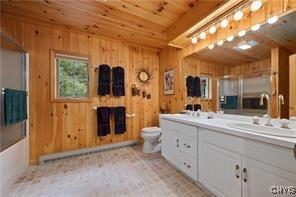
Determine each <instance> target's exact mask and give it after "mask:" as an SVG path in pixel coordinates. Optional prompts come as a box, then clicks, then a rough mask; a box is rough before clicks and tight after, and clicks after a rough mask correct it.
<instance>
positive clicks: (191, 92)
mask: <svg viewBox="0 0 296 197" xmlns="http://www.w3.org/2000/svg"><path fill="white" fill-rule="evenodd" d="M194 87H195V84H194V78H193V77H192V76H188V77H187V78H186V89H187V96H191V97H194V96H195V88H194Z"/></svg>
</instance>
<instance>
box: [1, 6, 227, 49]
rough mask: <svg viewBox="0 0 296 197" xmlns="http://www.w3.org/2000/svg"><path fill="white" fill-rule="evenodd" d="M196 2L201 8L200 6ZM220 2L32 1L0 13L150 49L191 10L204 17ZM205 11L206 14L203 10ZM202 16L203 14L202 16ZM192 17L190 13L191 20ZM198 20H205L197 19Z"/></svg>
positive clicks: (164, 39) (161, 42)
mask: <svg viewBox="0 0 296 197" xmlns="http://www.w3.org/2000/svg"><path fill="white" fill-rule="evenodd" d="M200 1H202V2H203V4H202V5H203V6H200V5H199V4H200ZM223 1H224V0H211V1H206V3H205V2H204V1H203V0H97V1H94V0H91V1H87V2H86V1H84V0H71V1H69V0H56V1H53V0H35V1H13V0H10V1H1V14H3V15H8V16H10V17H15V18H21V19H22V20H30V21H31V22H32V21H33V22H35V23H37V22H39V23H44V22H45V23H47V24H54V25H60V26H62V27H64V28H67V29H74V30H78V31H84V32H87V33H91V34H96V35H101V36H107V37H111V38H117V39H122V40H125V41H130V42H135V43H141V44H144V45H148V46H153V47H163V46H165V45H167V43H168V39H167V37H168V36H167V30H168V28H169V27H171V26H172V25H173V24H174V22H175V21H177V20H178V19H179V18H180V17H182V16H183V15H184V14H185V13H187V12H189V11H190V10H191V9H193V8H194V12H196V10H197V9H199V8H200V10H203V12H205V10H206V13H207V14H208V13H209V12H211V11H213V10H214V9H215V8H217V6H218V5H219V4H220V3H221V2H223ZM207 10H208V11H207ZM206 13H205V14H206ZM194 17H195V15H194V14H192V15H191V18H193V19H195V18H194ZM199 17H200V18H201V17H205V16H200V15H199Z"/></svg>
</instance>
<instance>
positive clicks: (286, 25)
mask: <svg viewBox="0 0 296 197" xmlns="http://www.w3.org/2000/svg"><path fill="white" fill-rule="evenodd" d="M295 2H296V1H295ZM258 33H260V34H262V35H263V36H265V37H266V38H268V39H270V40H273V41H274V42H276V43H278V44H279V45H280V46H281V47H284V48H286V49H288V50H290V51H292V52H294V53H296V11H295V12H293V13H290V14H288V15H286V16H283V17H281V18H280V19H279V20H278V22H276V23H275V24H273V25H265V26H264V27H263V28H262V29H261V30H260V31H258Z"/></svg>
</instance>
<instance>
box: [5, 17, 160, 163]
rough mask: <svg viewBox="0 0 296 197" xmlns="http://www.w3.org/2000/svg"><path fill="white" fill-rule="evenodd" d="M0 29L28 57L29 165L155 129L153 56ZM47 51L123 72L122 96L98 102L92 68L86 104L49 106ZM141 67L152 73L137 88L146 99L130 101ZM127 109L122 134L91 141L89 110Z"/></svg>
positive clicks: (54, 33)
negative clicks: (148, 80)
mask: <svg viewBox="0 0 296 197" xmlns="http://www.w3.org/2000/svg"><path fill="white" fill-rule="evenodd" d="M1 27H3V28H4V30H6V31H7V32H8V33H9V34H11V35H12V36H13V37H14V38H15V39H16V40H17V41H19V42H20V43H21V45H23V46H24V48H26V49H27V50H28V51H29V53H30V76H29V78H30V84H29V87H30V98H29V99H30V114H29V118H30V121H29V124H30V160H31V163H36V161H37V159H38V157H39V156H40V155H44V154H50V153H56V152H61V151H67V150H74V149H79V148H84V147H91V146H97V145H102V144H109V143H115V142H121V141H126V140H132V139H140V129H141V128H143V127H145V126H150V125H157V124H158V112H159V96H158V94H159V83H158V79H159V51H158V50H157V49H153V48H146V47H142V46H140V45H133V44H129V43H125V42H121V41H117V40H111V39H106V38H100V37H95V36H93V35H88V34H80V33H74V32H70V31H66V30H63V29H59V28H58V27H57V28H53V27H48V26H46V27H45V26H41V25H33V24H30V23H26V22H23V21H17V20H14V19H11V18H8V17H1ZM50 49H56V50H62V51H69V52H75V53H81V54H86V55H91V57H92V63H93V64H95V65H98V64H103V63H107V64H110V65H121V66H123V67H124V68H125V77H126V96H125V97H120V98H114V97H113V96H107V97H99V96H97V95H96V92H97V90H96V89H97V73H96V72H95V70H94V67H93V66H92V65H91V66H92V67H91V69H92V72H91V73H92V74H91V76H90V84H91V86H90V88H91V89H90V94H91V102H89V103H52V102H51V101H50V88H49V86H50V64H49V62H50V58H49V57H50V56H49V55H50V53H49V52H50ZM141 67H149V68H151V69H153V80H152V81H151V83H150V84H149V85H148V86H146V87H142V88H145V89H147V90H148V91H149V92H150V93H151V94H152V99H149V100H147V99H143V98H141V97H138V96H135V97H132V96H131V92H130V87H131V85H132V84H137V85H138V86H141V85H140V84H139V81H138V80H137V76H136V71H137V69H139V68H141ZM118 105H124V106H126V107H127V112H128V113H135V114H136V116H135V117H134V118H128V120H127V132H126V133H124V134H123V135H115V134H114V132H113V129H112V134H111V135H108V136H107V137H101V138H99V137H97V135H96V132H97V125H96V113H95V111H94V110H93V109H92V107H93V106H118Z"/></svg>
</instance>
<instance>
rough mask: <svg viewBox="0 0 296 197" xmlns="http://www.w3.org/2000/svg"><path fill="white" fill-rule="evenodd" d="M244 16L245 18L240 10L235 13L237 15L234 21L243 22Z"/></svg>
mask: <svg viewBox="0 0 296 197" xmlns="http://www.w3.org/2000/svg"><path fill="white" fill-rule="evenodd" d="M243 16H244V13H243V12H242V11H240V10H238V11H236V12H235V14H234V16H233V19H234V20H235V21H239V20H241V19H242V18H243Z"/></svg>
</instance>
